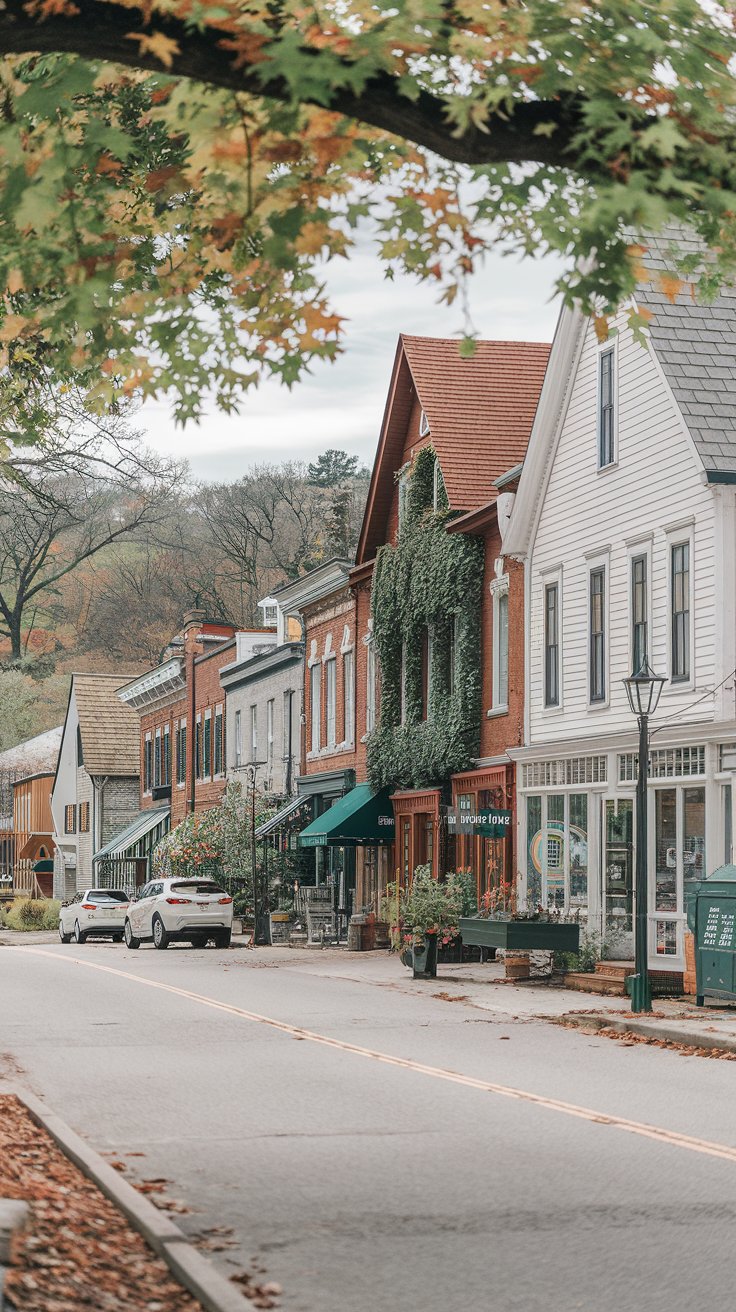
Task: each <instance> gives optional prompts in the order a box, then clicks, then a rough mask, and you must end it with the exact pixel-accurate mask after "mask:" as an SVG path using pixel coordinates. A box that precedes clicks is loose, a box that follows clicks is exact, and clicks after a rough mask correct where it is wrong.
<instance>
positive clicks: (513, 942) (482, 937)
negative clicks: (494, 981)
mask: <svg viewBox="0 0 736 1312" xmlns="http://www.w3.org/2000/svg"><path fill="white" fill-rule="evenodd" d="M460 937H461V939H462V941H463V943H464V944H466V945H470V946H473V947H478V948H510V949H512V950H513V951H517V952H536V951H547V952H577V951H578V949H579V947H580V926H579V925H568V924H564V923H560V922H559V921H554V920H485V919H484V918H483V917H482V916H477V917H476V916H463V917H462V918H461V920H460Z"/></svg>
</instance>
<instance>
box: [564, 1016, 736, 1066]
mask: <svg viewBox="0 0 736 1312" xmlns="http://www.w3.org/2000/svg"><path fill="white" fill-rule="evenodd" d="M669 1019H670V1017H669V1016H668V1017H667V1020H669ZM556 1023H557V1024H558V1025H561V1026H562V1027H563V1029H568V1030H579V1029H585V1028H588V1029H589V1031H590V1033H591V1034H596V1035H600V1037H601V1038H603V1039H616V1040H617V1042H618V1045H619V1047H620V1048H633V1047H635V1046H636V1045H637V1044H643V1045H644V1046H645V1047H648V1048H665V1049H667V1050H669V1051H670V1052H679V1053H680V1055H681V1056H683V1057H708V1058H710V1060H711V1061H736V1052H724V1050H723V1049H722V1048H701V1047H699V1046H698V1044H697V1043H678V1042H677V1041H676V1040H675V1039H660V1038H658V1037H656V1036H655V1035H652V1034H635V1033H634V1032H633V1031H632V1030H618V1029H615V1028H614V1027H613V1026H611V1025H602V1026H601V1027H600V1028H598V1027H597V1026H595V1027H593V1026H588V1027H586V1026H584V1025H580V1024H578V1023H577V1022H576V1021H573V1020H568V1019H567V1018H565V1017H559V1018H557V1021H556Z"/></svg>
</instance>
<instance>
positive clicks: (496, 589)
mask: <svg viewBox="0 0 736 1312" xmlns="http://www.w3.org/2000/svg"><path fill="white" fill-rule="evenodd" d="M490 593H491V623H492V625H493V627H492V630H491V709H490V710H489V711H487V712H486V716H487V717H488V716H491V715H504V714H505V713H506V712H508V709H509V576H508V574H504V575H502V576H500V577H497V578H495V579H494V580H493V581H492V583H491V584H490ZM503 597H505V598H506V697H505V698H504V699H503V700H502V699H501V695H500V693H501V689H500V669H501V660H500V650H501V648H500V637H501V631H500V624H499V615H500V611H501V599H502V598H503Z"/></svg>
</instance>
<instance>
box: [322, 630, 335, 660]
mask: <svg viewBox="0 0 736 1312" xmlns="http://www.w3.org/2000/svg"><path fill="white" fill-rule="evenodd" d="M334 659H335V652H334V650H333V647H332V629H330V631H329V633H328V634H327V635H326V636H325V649H324V651H323V653H322V664H323V665H324V664H325V661H332V660H334Z"/></svg>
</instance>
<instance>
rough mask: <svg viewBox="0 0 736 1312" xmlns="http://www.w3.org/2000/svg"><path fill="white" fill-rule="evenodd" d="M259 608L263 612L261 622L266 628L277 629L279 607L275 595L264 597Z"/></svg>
mask: <svg viewBox="0 0 736 1312" xmlns="http://www.w3.org/2000/svg"><path fill="white" fill-rule="evenodd" d="M258 609H259V610H260V612H261V616H262V620H261V623H262V625H263V627H264V629H275V628H277V627H278V622H279V608H278V604H277V602H276V600H275V599H274V598H273V597H264V598H263V601H259V603H258Z"/></svg>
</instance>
